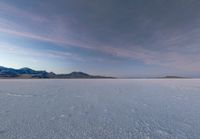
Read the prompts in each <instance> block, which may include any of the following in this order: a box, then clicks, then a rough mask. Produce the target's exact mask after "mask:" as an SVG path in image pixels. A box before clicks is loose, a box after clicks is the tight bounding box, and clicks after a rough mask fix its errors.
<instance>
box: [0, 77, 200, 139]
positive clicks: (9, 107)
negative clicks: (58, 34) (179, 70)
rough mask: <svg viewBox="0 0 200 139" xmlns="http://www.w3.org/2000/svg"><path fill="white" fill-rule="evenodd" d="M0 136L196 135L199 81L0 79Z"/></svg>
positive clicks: (199, 131)
mask: <svg viewBox="0 0 200 139" xmlns="http://www.w3.org/2000/svg"><path fill="white" fill-rule="evenodd" d="M0 139H200V80H198V79H196V80H195V79H185V80H184V79H174V80H172V79H171V80H164V79H147V80H144V79H138V80H136V79H135V80H131V79H130V80H128V79H119V80H114V79H106V80H104V79H99V80H92V79H89V80H78V79H77V80H0Z"/></svg>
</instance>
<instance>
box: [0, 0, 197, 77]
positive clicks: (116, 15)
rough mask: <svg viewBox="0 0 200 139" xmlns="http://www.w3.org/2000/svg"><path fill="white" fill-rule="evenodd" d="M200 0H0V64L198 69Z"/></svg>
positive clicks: (125, 72)
mask: <svg viewBox="0 0 200 139" xmlns="http://www.w3.org/2000/svg"><path fill="white" fill-rule="evenodd" d="M199 7H200V1H199V0H176V1H175V0H151V1H150V0H125V1H121V0H45V1H41V0H32V1H30V0H1V1H0V65H1V66H7V67H14V68H21V67H30V68H34V69H38V70H39V69H42V70H47V71H53V72H56V73H68V72H71V71H84V72H88V73H92V74H101V75H109V76H120V77H129V76H131V77H135V76H137V77H138V76H165V75H179V76H193V77H196V76H200V56H199V54H200V45H199V44H200V39H199V38H200V8H199Z"/></svg>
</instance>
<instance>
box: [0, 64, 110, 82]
mask: <svg viewBox="0 0 200 139" xmlns="http://www.w3.org/2000/svg"><path fill="white" fill-rule="evenodd" d="M0 78H27V79H29V78H62V79H65V78H112V77H105V76H95V75H89V74H86V73H83V72H72V73H69V74H55V73H53V72H46V71H36V70H33V69H30V68H27V67H25V68H21V69H14V68H6V67H2V66H0Z"/></svg>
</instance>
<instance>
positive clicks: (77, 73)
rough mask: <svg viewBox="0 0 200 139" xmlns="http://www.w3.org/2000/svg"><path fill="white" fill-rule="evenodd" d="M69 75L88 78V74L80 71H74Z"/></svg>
mask: <svg viewBox="0 0 200 139" xmlns="http://www.w3.org/2000/svg"><path fill="white" fill-rule="evenodd" d="M69 75H74V76H89V74H87V73H84V72H81V71H74V72H71V73H69Z"/></svg>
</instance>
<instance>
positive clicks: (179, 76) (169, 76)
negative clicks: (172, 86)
mask: <svg viewBox="0 0 200 139" xmlns="http://www.w3.org/2000/svg"><path fill="white" fill-rule="evenodd" d="M163 78H185V77H180V76H169V75H168V76H165V77H163Z"/></svg>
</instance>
